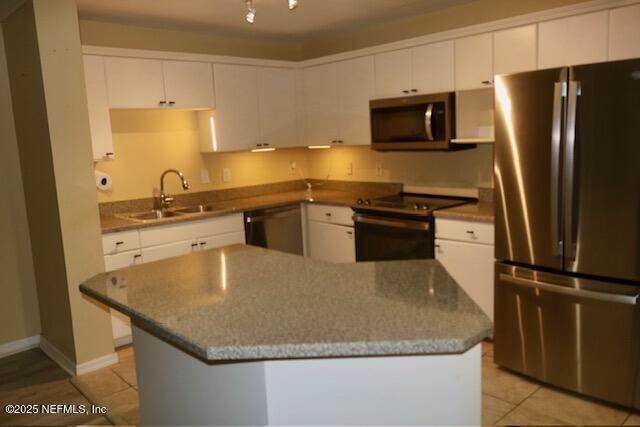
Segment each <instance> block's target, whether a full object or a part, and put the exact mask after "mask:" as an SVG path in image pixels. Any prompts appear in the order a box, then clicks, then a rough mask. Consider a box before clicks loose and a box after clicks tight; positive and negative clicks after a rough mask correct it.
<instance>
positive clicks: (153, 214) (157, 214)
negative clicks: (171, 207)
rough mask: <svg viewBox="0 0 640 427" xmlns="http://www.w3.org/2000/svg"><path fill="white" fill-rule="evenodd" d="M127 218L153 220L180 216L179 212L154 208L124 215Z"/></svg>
mask: <svg viewBox="0 0 640 427" xmlns="http://www.w3.org/2000/svg"><path fill="white" fill-rule="evenodd" d="M123 216H124V217H125V218H128V219H133V220H135V221H152V220H158V219H162V218H171V217H174V216H180V214H179V213H177V212H172V211H161V210H152V211H147V212H138V213H133V214H127V215H123Z"/></svg>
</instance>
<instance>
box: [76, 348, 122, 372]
mask: <svg viewBox="0 0 640 427" xmlns="http://www.w3.org/2000/svg"><path fill="white" fill-rule="evenodd" d="M116 363H118V355H117V354H116V353H111V354H107V355H104V356H102V357H98V358H97V359H93V360H89V361H88V362H84V363H81V364H79V365H76V375H82V374H88V373H89V372H93V371H97V370H98V369H102V368H105V367H107V366H110V365H115V364H116Z"/></svg>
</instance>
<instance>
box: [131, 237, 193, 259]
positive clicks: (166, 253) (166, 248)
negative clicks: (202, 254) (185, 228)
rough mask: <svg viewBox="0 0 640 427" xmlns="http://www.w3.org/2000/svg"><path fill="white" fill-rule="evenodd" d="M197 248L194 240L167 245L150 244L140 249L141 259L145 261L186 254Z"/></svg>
mask: <svg viewBox="0 0 640 427" xmlns="http://www.w3.org/2000/svg"><path fill="white" fill-rule="evenodd" d="M196 250H198V242H197V241H196V240H184V241H182V242H174V243H169V244H167V245H159V246H150V247H148V248H143V249H142V259H143V260H144V262H145V263H147V262H153V261H158V260H161V259H166V258H172V257H176V256H180V255H186V254H189V253H191V252H193V251H196Z"/></svg>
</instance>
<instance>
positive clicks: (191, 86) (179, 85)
mask: <svg viewBox="0 0 640 427" xmlns="http://www.w3.org/2000/svg"><path fill="white" fill-rule="evenodd" d="M162 73H163V76H164V88H165V97H166V99H165V100H166V101H167V104H168V106H173V107H175V108H191V109H196V108H215V106H216V102H215V96H214V90H213V69H212V67H211V64H209V63H205V62H186V61H162Z"/></svg>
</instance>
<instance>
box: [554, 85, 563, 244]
mask: <svg viewBox="0 0 640 427" xmlns="http://www.w3.org/2000/svg"><path fill="white" fill-rule="evenodd" d="M566 97H567V82H557V83H555V84H554V88H553V121H552V123H551V244H552V248H551V253H552V254H553V255H562V246H563V245H562V242H563V239H562V237H561V225H560V223H561V221H560V206H559V205H560V201H559V194H560V181H561V179H560V150H561V140H562V112H563V106H564V103H563V101H564V99H565V98H566Z"/></svg>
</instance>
